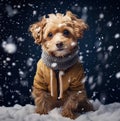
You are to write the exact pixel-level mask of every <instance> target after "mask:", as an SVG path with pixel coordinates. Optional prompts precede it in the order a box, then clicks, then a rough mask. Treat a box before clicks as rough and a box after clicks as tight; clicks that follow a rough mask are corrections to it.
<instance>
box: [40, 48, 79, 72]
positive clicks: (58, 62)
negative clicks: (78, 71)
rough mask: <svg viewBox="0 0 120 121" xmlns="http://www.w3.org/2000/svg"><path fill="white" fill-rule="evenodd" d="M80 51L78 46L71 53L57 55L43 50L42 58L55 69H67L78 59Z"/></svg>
mask: <svg viewBox="0 0 120 121" xmlns="http://www.w3.org/2000/svg"><path fill="white" fill-rule="evenodd" d="M78 52H79V51H78V47H76V48H75V49H74V50H73V52H72V53H70V54H69V55H66V56H64V57H55V56H52V55H50V54H48V53H47V52H45V51H44V50H43V51H42V55H41V58H42V60H43V62H44V64H45V65H46V66H48V67H49V68H51V69H53V70H67V69H68V68H70V67H71V66H73V65H74V64H75V63H76V62H77V61H78V58H79V56H78Z"/></svg>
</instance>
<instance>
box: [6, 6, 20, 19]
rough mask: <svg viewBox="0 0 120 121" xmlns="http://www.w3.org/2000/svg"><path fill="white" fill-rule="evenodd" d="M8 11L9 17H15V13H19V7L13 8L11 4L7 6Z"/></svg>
mask: <svg viewBox="0 0 120 121" xmlns="http://www.w3.org/2000/svg"><path fill="white" fill-rule="evenodd" d="M6 11H7V14H8V16H9V17H13V16H14V15H16V14H17V13H18V10H17V9H13V8H12V7H11V6H10V5H7V6H6Z"/></svg>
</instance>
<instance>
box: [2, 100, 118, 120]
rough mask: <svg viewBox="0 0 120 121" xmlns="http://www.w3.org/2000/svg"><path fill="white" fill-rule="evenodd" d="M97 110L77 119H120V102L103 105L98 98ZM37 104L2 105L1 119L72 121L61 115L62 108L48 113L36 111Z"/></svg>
mask: <svg viewBox="0 0 120 121" xmlns="http://www.w3.org/2000/svg"><path fill="white" fill-rule="evenodd" d="M92 103H93V104H94V108H95V109H96V111H95V112H89V113H86V114H82V115H81V116H79V117H78V118H77V119H75V121H120V103H112V104H109V105H102V104H101V103H100V102H99V101H98V100H95V101H92ZM34 109H35V106H33V105H29V104H27V105H25V106H20V105H18V104H16V105H14V106H13V107H4V106H2V107H0V121H72V120H71V119H69V118H64V117H62V116H61V115H60V108H55V109H53V110H52V111H50V112H49V114H48V115H39V114H36V113H34Z"/></svg>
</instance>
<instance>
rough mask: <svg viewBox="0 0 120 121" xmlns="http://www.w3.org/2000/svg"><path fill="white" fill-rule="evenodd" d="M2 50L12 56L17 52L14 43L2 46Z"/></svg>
mask: <svg viewBox="0 0 120 121" xmlns="http://www.w3.org/2000/svg"><path fill="white" fill-rule="evenodd" d="M2 45H3V46H2V47H3V49H4V51H5V52H7V53H9V54H13V53H15V52H16V50H17V46H16V45H15V44H14V43H4V42H3V44H2Z"/></svg>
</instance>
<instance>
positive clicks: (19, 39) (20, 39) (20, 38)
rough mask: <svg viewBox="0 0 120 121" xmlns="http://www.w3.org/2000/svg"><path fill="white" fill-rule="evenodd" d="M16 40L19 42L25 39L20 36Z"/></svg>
mask: <svg viewBox="0 0 120 121" xmlns="http://www.w3.org/2000/svg"><path fill="white" fill-rule="evenodd" d="M17 40H18V41H19V42H23V41H25V39H23V38H22V37H19V38H17Z"/></svg>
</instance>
